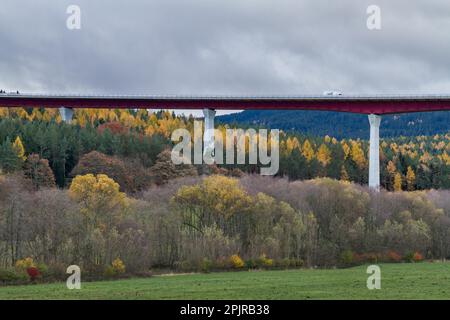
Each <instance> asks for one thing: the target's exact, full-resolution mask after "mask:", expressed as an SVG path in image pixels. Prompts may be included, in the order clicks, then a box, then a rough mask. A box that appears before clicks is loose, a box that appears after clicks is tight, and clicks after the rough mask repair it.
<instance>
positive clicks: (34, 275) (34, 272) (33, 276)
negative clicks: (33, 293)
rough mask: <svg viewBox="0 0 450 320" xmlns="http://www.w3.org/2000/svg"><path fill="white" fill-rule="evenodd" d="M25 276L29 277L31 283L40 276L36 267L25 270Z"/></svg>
mask: <svg viewBox="0 0 450 320" xmlns="http://www.w3.org/2000/svg"><path fill="white" fill-rule="evenodd" d="M27 274H28V276H29V277H30V280H31V281H35V280H36V279H37V278H38V277H39V276H40V275H41V273H40V272H39V269H38V268H36V267H29V268H27Z"/></svg>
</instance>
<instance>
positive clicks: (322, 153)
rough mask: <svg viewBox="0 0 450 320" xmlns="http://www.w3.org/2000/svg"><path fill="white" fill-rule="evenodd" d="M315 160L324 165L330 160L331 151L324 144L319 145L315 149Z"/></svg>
mask: <svg viewBox="0 0 450 320" xmlns="http://www.w3.org/2000/svg"><path fill="white" fill-rule="evenodd" d="M317 160H318V161H319V162H320V163H321V164H322V166H323V167H326V166H327V165H328V164H329V163H330V162H331V152H330V149H328V147H327V146H326V145H325V144H321V145H320V147H319V150H318V151H317Z"/></svg>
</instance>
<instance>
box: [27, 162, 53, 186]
mask: <svg viewBox="0 0 450 320" xmlns="http://www.w3.org/2000/svg"><path fill="white" fill-rule="evenodd" d="M23 171H24V174H25V177H27V178H28V179H30V180H31V183H32V184H33V186H34V187H35V188H36V189H39V188H54V187H55V186H56V184H55V176H54V174H53V171H52V169H51V168H50V166H49V164H48V160H47V159H42V158H40V157H39V155H37V154H31V155H30V156H29V157H28V158H27V160H26V161H25V165H24V169H23Z"/></svg>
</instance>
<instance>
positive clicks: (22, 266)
mask: <svg viewBox="0 0 450 320" xmlns="http://www.w3.org/2000/svg"><path fill="white" fill-rule="evenodd" d="M32 267H36V265H35V264H34V261H33V258H31V257H28V258H25V259H21V260H17V262H16V268H17V269H18V270H20V271H26V270H27V269H28V268H32Z"/></svg>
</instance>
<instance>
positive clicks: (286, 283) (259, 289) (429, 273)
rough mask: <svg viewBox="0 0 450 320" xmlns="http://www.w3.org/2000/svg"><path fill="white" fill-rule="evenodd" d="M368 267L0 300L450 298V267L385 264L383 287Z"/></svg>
mask: <svg viewBox="0 0 450 320" xmlns="http://www.w3.org/2000/svg"><path fill="white" fill-rule="evenodd" d="M366 267H367V266H360V267H354V268H349V269H333V270H287V271H243V272H222V273H210V274H188V275H171V276H154V277H151V278H145V279H127V280H118V281H104V282H82V289H81V290H68V289H67V288H66V285H65V283H55V284H43V285H42V284H41V285H28V286H17V287H14V286H11V287H1V288H0V299H450V263H429V262H424V263H417V264H412V263H409V264H380V267H381V279H382V280H381V289H380V290H368V289H367V287H366V281H367V277H368V276H369V275H368V274H366Z"/></svg>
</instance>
